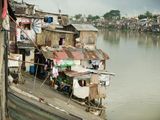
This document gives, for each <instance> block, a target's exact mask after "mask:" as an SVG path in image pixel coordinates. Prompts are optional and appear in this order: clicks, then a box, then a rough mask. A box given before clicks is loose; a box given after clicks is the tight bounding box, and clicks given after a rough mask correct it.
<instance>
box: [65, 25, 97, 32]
mask: <svg viewBox="0 0 160 120" xmlns="http://www.w3.org/2000/svg"><path fill="white" fill-rule="evenodd" d="M69 25H71V26H73V27H74V28H75V29H77V28H76V27H75V25H90V26H93V25H92V24H69ZM69 25H67V26H69ZM93 27H94V26H93ZM77 30H78V31H93V32H98V29H97V28H96V27H94V29H86V30H85V29H83V30H79V29H77Z"/></svg>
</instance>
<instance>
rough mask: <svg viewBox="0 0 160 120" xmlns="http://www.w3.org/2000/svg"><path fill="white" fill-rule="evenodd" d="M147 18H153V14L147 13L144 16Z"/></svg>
mask: <svg viewBox="0 0 160 120" xmlns="http://www.w3.org/2000/svg"><path fill="white" fill-rule="evenodd" d="M144 15H145V16H146V17H147V18H152V13H151V12H149V11H146V13H145V14H144Z"/></svg>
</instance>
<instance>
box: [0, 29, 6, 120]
mask: <svg viewBox="0 0 160 120" xmlns="http://www.w3.org/2000/svg"><path fill="white" fill-rule="evenodd" d="M3 39H4V35H3V32H1V31H0V40H1V41H0V51H1V53H0V88H1V90H0V97H1V105H0V108H1V110H0V111H1V115H0V117H1V118H0V119H1V120H5V118H6V117H5V110H6V108H5V102H6V97H5V80H4V60H3V55H4V47H3V46H4V40H3Z"/></svg>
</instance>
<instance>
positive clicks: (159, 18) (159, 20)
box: [157, 16, 160, 24]
mask: <svg viewBox="0 0 160 120" xmlns="http://www.w3.org/2000/svg"><path fill="white" fill-rule="evenodd" d="M157 23H158V24H160V16H158V17H157Z"/></svg>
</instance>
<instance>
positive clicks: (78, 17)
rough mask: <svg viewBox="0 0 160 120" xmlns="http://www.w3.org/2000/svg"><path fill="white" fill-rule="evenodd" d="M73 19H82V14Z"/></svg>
mask: <svg viewBox="0 0 160 120" xmlns="http://www.w3.org/2000/svg"><path fill="white" fill-rule="evenodd" d="M74 17H75V18H76V19H77V20H78V19H80V18H81V17H82V14H77V15H75V16H74Z"/></svg>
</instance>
